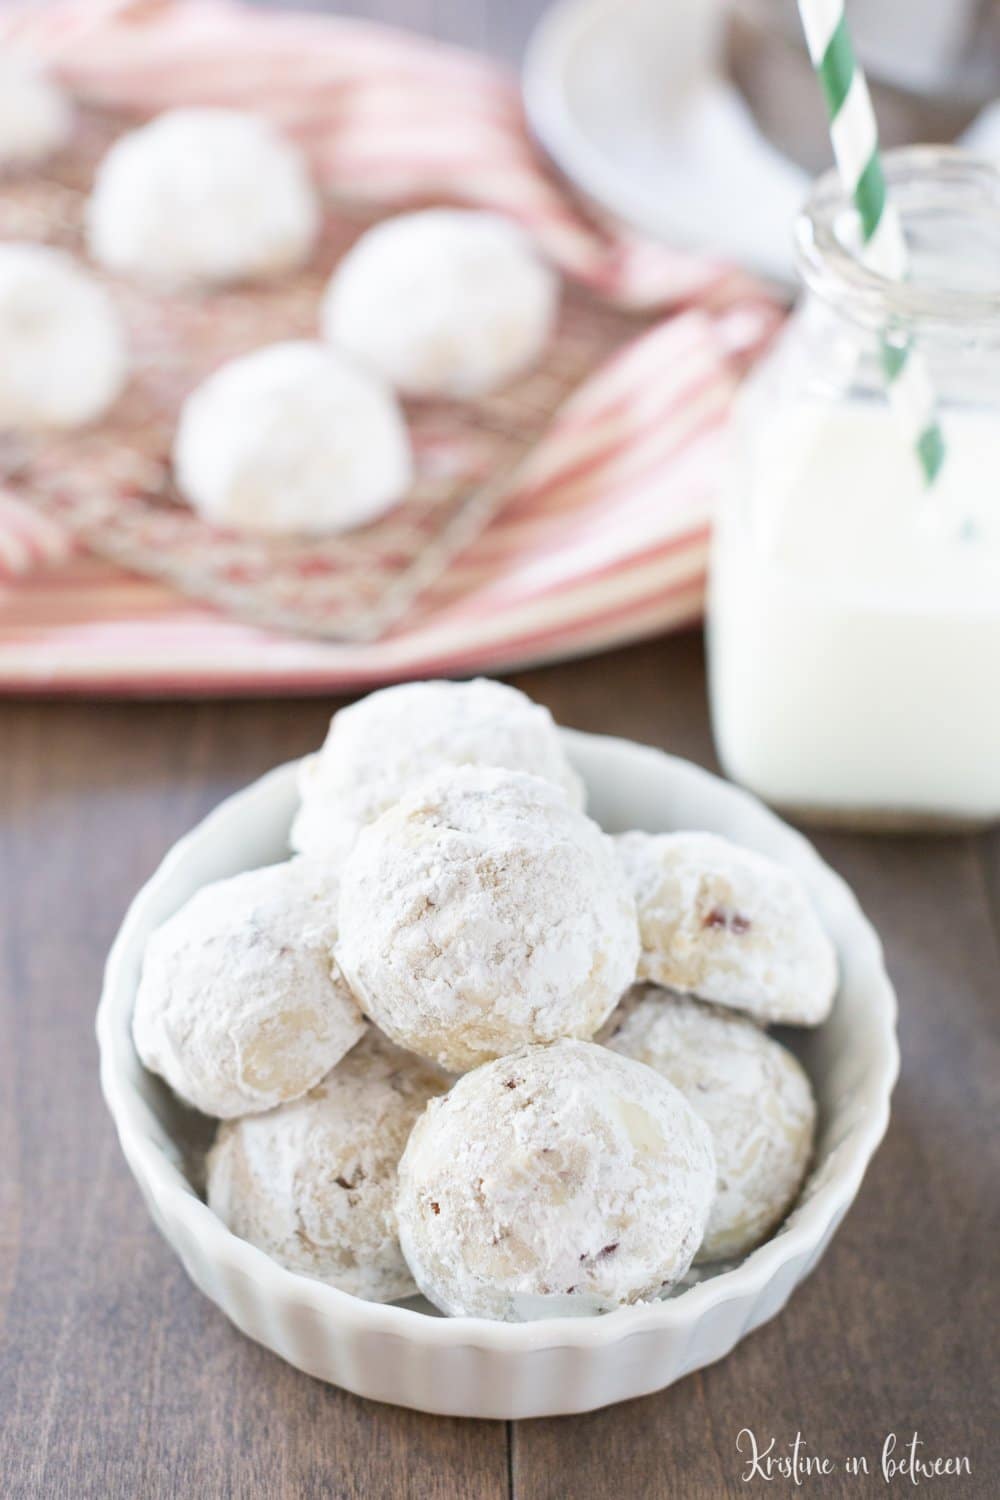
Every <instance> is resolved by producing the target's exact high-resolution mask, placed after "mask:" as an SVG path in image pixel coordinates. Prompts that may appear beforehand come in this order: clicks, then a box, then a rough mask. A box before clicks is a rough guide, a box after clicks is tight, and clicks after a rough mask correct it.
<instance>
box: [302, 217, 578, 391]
mask: <svg viewBox="0 0 1000 1500" xmlns="http://www.w3.org/2000/svg"><path fill="white" fill-rule="evenodd" d="M558 300H559V280H558V277H557V276H556V274H555V272H554V271H553V270H552V269H551V268H550V267H549V266H547V265H545V264H544V263H543V262H542V261H541V260H540V259H539V258H538V256H537V255H536V254H535V251H534V248H533V246H532V244H531V241H530V240H529V239H528V237H527V235H526V234H525V233H524V231H523V230H522V229H521V228H519V226H518V225H517V224H515V223H513V221H512V220H510V219H506V218H504V217H503V216H502V215H500V214H493V213H478V212H473V211H470V210H467V209H453V208H432V209H424V210H421V211H420V212H418V213H410V214H400V215H398V216H397V217H396V218H393V219H385V220H383V222H382V223H381V224H376V225H375V227H374V228H373V229H369V230H368V231H367V232H366V233H365V234H363V235H362V236H361V238H360V239H359V240H358V242H357V244H356V245H355V246H354V247H353V249H351V250H350V251H349V252H348V253H347V255H346V256H345V257H344V259H343V260H342V261H341V263H340V265H339V266H338V267H337V269H336V271H335V272H334V275H333V278H332V280H331V282H330V285H329V288H328V289H327V292H326V296H325V297H324V300H323V308H322V314H321V318H322V326H323V335H324V337H325V338H327V339H329V340H330V342H331V343H333V344H335V345H336V346H337V347H338V348H341V349H343V350H345V351H346V352H347V353H349V354H351V355H353V356H354V358H356V359H358V360H359V361H360V362H361V363H362V364H364V365H366V366H367V367H368V368H369V369H371V370H374V371H375V372H376V373H377V374H379V375H380V376H381V377H382V378H383V379H384V380H387V381H388V382H389V384H390V385H393V386H395V387H396V388H397V389H398V390H400V391H403V392H405V393H406V394H408V395H411V396H452V397H458V398H462V397H468V396H475V395H479V394H481V393H483V392H485V391H491V390H494V389H496V388H497V387H498V386H501V385H503V384H504V383H505V382H506V381H507V380H509V379H510V378H511V377H512V376H514V375H516V374H517V373H518V372H519V371H521V370H523V369H526V368H527V367H528V366H529V365H531V364H532V363H534V361H535V360H536V359H537V358H538V356H539V355H540V353H541V352H542V349H543V348H544V347H545V344H546V342H547V341H548V339H549V337H550V335H551V332H552V327H553V324H554V321H555V315H556V309H557V305H558Z"/></svg>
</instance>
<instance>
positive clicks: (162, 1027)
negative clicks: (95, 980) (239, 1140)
mask: <svg viewBox="0 0 1000 1500" xmlns="http://www.w3.org/2000/svg"><path fill="white" fill-rule="evenodd" d="M336 901H337V883H336V879H335V877H334V876H333V874H332V873H331V872H330V871H329V870H327V869H325V868H323V867H321V866H320V865H318V864H314V863H312V862H310V861H307V860H292V861H290V862H289V863H287V864H282V865H271V866H269V867H268V868H267V869H263V870H250V871H248V872H247V873H245V874H243V875H235V876H233V877H232V879H230V880H219V881H216V882H215V883H214V884H212V885H207V886H205V887H204V888H203V889H202V890H200V891H198V892H197V894H196V895H194V896H192V898H191V900H190V901H188V902H187V903H186V905H184V906H183V907H181V909H180V911H178V912H177V913H176V914H175V915H174V916H173V917H171V918H170V920H169V921H168V922H166V923H165V924H164V925H163V926H162V927H160V928H159V929H158V930H157V931H156V932H154V933H153V935H152V937H151V938H150V939H149V942H148V943H147V945H146V955H145V959H144V962H143V969H142V979H141V981H140V984H139V989H138V992H137V994H136V1001H135V1014H134V1016H133V1020H132V1034H133V1037H134V1039H135V1045H136V1050H137V1051H138V1053H139V1056H140V1058H141V1059H142V1061H143V1062H144V1063H145V1065H146V1067H147V1068H150V1069H151V1070H152V1072H154V1073H159V1074H160V1075H161V1076H162V1077H163V1078H165V1079H166V1081H167V1082H168V1083H169V1084H170V1086H171V1088H172V1089H173V1090H174V1092H175V1093H177V1094H179V1095H180V1097H181V1098H182V1099H185V1100H186V1101H187V1102H188V1103H189V1104H193V1105H194V1106H195V1108H196V1109H200V1110H202V1111H203V1112H204V1113H205V1114H207V1115H217V1116H218V1117H219V1118H221V1119H229V1118H231V1117H233V1116H234V1115H245V1114H251V1113H254V1112H256V1111H259V1110H265V1109H272V1108H273V1107H274V1105H276V1104H281V1103H283V1102H285V1101H286V1100H288V1099H295V1098H297V1097H298V1096H299V1095H300V1094H304V1093H305V1092H306V1090H307V1089H311V1088H312V1087H313V1086H314V1085H315V1084H317V1083H318V1082H319V1081H320V1079H321V1078H322V1077H323V1075H324V1074H325V1073H327V1072H329V1070H330V1068H332V1067H333V1065H334V1063H336V1062H338V1061H339V1059H340V1058H341V1057H343V1055H344V1053H345V1052H347V1051H348V1050H349V1049H350V1048H351V1047H353V1046H354V1044H355V1042H357V1041H358V1039H359V1038H360V1037H361V1036H362V1035H363V1033H364V1031H365V1022H364V1019H363V1017H362V1015H361V1013H360V1011H359V1010H358V1007H357V1004H356V1002H355V1000H354V998H353V996H352V995H351V993H350V991H349V990H348V988H347V986H346V985H345V984H344V981H343V979H342V978H341V977H340V974H339V973H338V972H337V970H336V967H335V965H334V963H333V959H332V951H333V944H334V940H335V937H336V910H337V908H336Z"/></svg>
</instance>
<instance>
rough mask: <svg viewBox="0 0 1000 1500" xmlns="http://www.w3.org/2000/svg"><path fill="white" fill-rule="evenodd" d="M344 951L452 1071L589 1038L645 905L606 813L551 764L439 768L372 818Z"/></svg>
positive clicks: (376, 995)
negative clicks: (575, 793) (571, 798)
mask: <svg viewBox="0 0 1000 1500" xmlns="http://www.w3.org/2000/svg"><path fill="white" fill-rule="evenodd" d="M339 925H340V933H341V936H340V941H339V943H338V946H337V950H336V951H337V959H338V962H339V964H340V966H341V969H342V970H343V972H344V974H345V976H346V977H347V979H348V981H349V983H350V985H351V987H352V989H353V990H354V993H355V994H356V995H357V997H358V999H359V1001H360V1003H361V1005H362V1007H363V1008H364V1010H365V1011H366V1013H367V1014H368V1015H370V1016H371V1018H372V1019H373V1020H374V1021H375V1022H376V1024H377V1025H379V1026H380V1027H381V1028H382V1030H383V1031H385V1032H386V1033H387V1034H388V1035H389V1036H391V1037H392V1038H393V1040H394V1041H396V1042H398V1043H399V1044H400V1045H401V1046H404V1047H408V1048H410V1049H411V1050H412V1051H414V1052H419V1053H420V1054H421V1055H422V1056H425V1057H430V1058H432V1059H433V1060H434V1061H435V1062H438V1063H440V1064H441V1065H442V1066H443V1067H446V1068H448V1069H450V1070H451V1071H453V1072H462V1071H463V1070H465V1069H466V1068H472V1067H475V1066H476V1064H477V1063H480V1062H484V1061H485V1060H487V1059H488V1058H493V1057H500V1056H502V1055H503V1054H504V1053H506V1052H511V1051H513V1050H514V1049H515V1048H517V1047H521V1046H524V1045H526V1044H527V1043H530V1042H544V1041H553V1040H554V1039H555V1038H557V1037H562V1036H576V1037H590V1036H593V1034H594V1032H595V1031H597V1029H598V1027H599V1026H600V1025H601V1023H602V1022H603V1021H604V1020H605V1019H606V1017H607V1016H608V1015H609V1014H610V1012H611V1010H612V1009H613V1008H614V1006H615V1004H616V1003H617V1001H618V999H619V998H620V996H621V994H622V993H623V991H624V990H625V988H626V987H627V985H628V984H629V983H630V981H631V979H632V977H633V975H634V973H635V964H636V956H637V953H638V943H639V938H638V930H637V924H636V916H635V904H634V902H633V900H632V895H631V892H630V891H629V888H628V883H627V881H626V879H625V877H624V874H623V873H622V870H621V868H620V866H619V864H618V861H617V860H616V858H615V852H614V847H613V845H612V843H611V841H610V839H608V837H607V836H606V835H605V834H603V833H602V832H601V830H600V829H599V828H598V827H597V824H596V823H593V822H591V820H590V819H589V818H587V817H586V816H585V815H584V814H583V813H581V812H578V811H577V810H576V808H573V807H571V806H570V805H569V803H568V802H567V801H566V799H565V797H564V796H563V795H562V793H561V792H560V791H559V789H558V788H557V787H554V786H552V785H551V784H550V783H549V782H547V781H542V780H541V779H540V778H539V777H537V776H527V775H525V774H524V773H523V772H519V771H505V770H498V769H495V768H487V767H480V766H461V767H459V768H457V769H451V768H448V769H445V770H443V771H438V772H436V773H435V774H434V775H433V776H431V777H429V778H428V779H427V780H426V781H425V782H423V783H422V784H421V785H420V786H419V787H417V788H416V789H415V790H414V791H412V792H410V793H409V794H408V795H407V796H405V797H404V798H403V799H402V800H401V801H400V802H398V803H397V804H396V805H395V806H394V807H392V808H390V809H389V811H388V812H386V813H383V814H382V816H381V818H379V819H378V820H377V822H375V823H373V824H371V826H370V827H368V828H367V829H365V831H364V832H363V833H362V834H361V836H360V838H359V839H358V842H357V844H356V845H355V847H354V850H353V852H352V853H351V855H350V856H349V858H348V860H347V862H346V864H345V866H344V871H343V883H342V887H341V900H340V915H339Z"/></svg>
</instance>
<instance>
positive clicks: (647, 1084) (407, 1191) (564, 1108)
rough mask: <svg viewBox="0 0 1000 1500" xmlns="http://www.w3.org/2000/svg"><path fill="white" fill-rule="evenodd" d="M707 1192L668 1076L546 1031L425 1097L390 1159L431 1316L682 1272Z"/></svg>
mask: <svg viewBox="0 0 1000 1500" xmlns="http://www.w3.org/2000/svg"><path fill="white" fill-rule="evenodd" d="M714 1189H715V1160H714V1156H713V1153H712V1143H711V1138H710V1134H709V1131H708V1128H707V1127H706V1126H705V1125H704V1123H703V1122H702V1121H701V1120H700V1119H699V1118H698V1116H697V1115H696V1114H695V1112H694V1111H693V1110H692V1109H691V1108H690V1106H689V1105H688V1104H687V1102H686V1101H685V1100H684V1098H683V1096H682V1095H681V1094H680V1093H679V1092H678V1091H677V1090H676V1089H675V1088H674V1087H673V1086H672V1085H671V1084H669V1083H667V1082H666V1080H665V1079H663V1078H661V1077H660V1076H659V1074H657V1073H654V1072H653V1071H652V1070H651V1069H649V1068H645V1067H642V1066H641V1065H640V1064H638V1063H633V1062H632V1061H630V1060H629V1059H628V1058H624V1057H618V1056H616V1055H615V1054H614V1053H612V1052H609V1051H607V1050H606V1049H604V1048H602V1047H597V1046H594V1045H593V1044H592V1043H588V1042H580V1041H560V1042H556V1043H554V1044H553V1045H552V1046H551V1047H531V1048H528V1049H527V1050H525V1051H523V1052H520V1053H517V1054H515V1055H513V1056H511V1057H505V1058H501V1059H499V1060H498V1061H496V1062H493V1063H489V1064H487V1065H486V1066H485V1067H482V1068H477V1069H476V1070H475V1072H472V1073H468V1074H466V1076H465V1077H464V1078H462V1079H460V1080H459V1082H458V1083H456V1084H455V1086H454V1087H453V1088H452V1090H451V1092H450V1093H449V1094H447V1095H445V1096H444V1097H442V1098H440V1099H437V1100H434V1101H433V1102H432V1103H431V1104H430V1105H429V1106H428V1108H427V1110H426V1111H425V1113H424V1114H423V1115H422V1116H421V1118H420V1120H419V1121H418V1122H417V1124H416V1126H415V1127H414V1130H413V1134H412V1135H411V1136H410V1140H409V1144H408V1145H407V1148H406V1150H405V1152H404V1153H403V1159H402V1161H401V1162H400V1166H399V1196H398V1199H397V1216H398V1221H399V1235H400V1243H401V1245H402V1247H403V1254H404V1255H405V1257H406V1260H407V1263H408V1264H409V1267H410V1269H411V1271H412V1272H413V1275H414V1279H415V1280H416V1282H417V1285H418V1286H419V1287H420V1289H421V1291H422V1292H423V1293H424V1295H425V1296H426V1297H428V1298H429V1299H430V1300H431V1301H432V1302H434V1303H435V1304H436V1305H437V1306H438V1307H440V1308H441V1309H442V1310H443V1311H444V1312H446V1313H450V1314H452V1315H463V1314H464V1315H471V1316H478V1317H486V1318H496V1319H503V1320H505V1321H508V1322H514V1321H523V1320H526V1319H529V1318H534V1317H552V1316H572V1315H579V1314H587V1313H595V1312H603V1311H607V1310H610V1309H611V1308H615V1307H619V1306H621V1305H623V1304H625V1303H630V1302H637V1301H641V1300H643V1299H645V1298H652V1297H658V1296H661V1295H662V1294H663V1293H665V1292H666V1291H667V1290H669V1288H670V1287H672V1286H673V1285H674V1283H675V1282H676V1281H677V1280H678V1279H679V1278H680V1277H681V1276H683V1275H684V1273H685V1271H686V1270H687V1269H688V1266H689V1265H690V1263H691V1259H692V1257H693V1255H694V1253H695V1251H696V1250H697V1248H698V1245H699V1243H700V1242H701V1237H702V1234H703V1232H704V1228H705V1223H706V1220H707V1218H708V1213H709V1208H710V1206H711V1202H712V1196H713V1193H714Z"/></svg>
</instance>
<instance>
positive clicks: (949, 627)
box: [709, 147, 1000, 828]
mask: <svg viewBox="0 0 1000 1500" xmlns="http://www.w3.org/2000/svg"><path fill="white" fill-rule="evenodd" d="M885 167H886V176H887V179H888V185H889V192H890V196H891V198H892V200H893V201H894V202H895V204H896V206H897V208H898V210H899V212H900V215H901V217H902V221H903V225H904V230H905V233H906V238H907V242H908V246H909V252H910V274H909V277H908V279H907V281H906V282H905V283H902V284H893V283H890V282H887V281H886V280H884V279H883V278H882V277H880V276H879V275H877V274H876V273H875V272H873V271H870V270H868V269H866V268H865V267H864V266H863V265H862V264H861V263H860V261H859V260H858V258H857V256H856V255H855V253H853V250H852V245H851V241H852V235H854V234H855V233H856V216H855V214H854V212H853V210H852V208H851V206H850V204H849V203H848V202H847V200H846V199H845V197H844V194H843V190H842V189H841V188H840V186H839V184H838V183H837V181H836V179H835V177H833V176H832V175H831V176H828V177H825V178H823V179H821V180H820V182H819V183H818V184H817V186H816V187H815V189H814V191H813V194H812V197H811V199H810V201H809V203H808V204H807V206H806V208H805V210H804V212H803V214H802V216H801V218H800V220H799V222H798V224H797V226H796V249H797V257H798V264H799V269H800V272H801V275H802V278H803V281H804V283H805V290H804V292H803V295H802V299H801V302H800V304H799V306H798V308H797V309H796V311H795V313H794V315H793V317H792V318H791V319H790V321H789V323H788V325H787V326H786V328H785V330H784V332H783V334H782V336H781V337H780V339H779V340H778V342H777V344H776V345H775V347H774V348H773V350H772V351H771V353H770V354H769V356H768V357H767V358H766V359H765V360H764V361H763V362H762V364H761V365H760V366H759V367H758V368H757V370H756V371H755V372H754V374H753V375H752V376H751V378H750V380H749V381H748V383H747V386H746V387H745V389H744V391H743V392H742V393H741V398H740V402H739V406H738V412H737V414H736V417H735V419H734V431H733V436H732V448H731V454H730V466H729V479H728V484H727V488H726V493H725V494H724V496H723V501H722V506H721V513H720V516H719V519H718V525H717V531H716V536H715V540H714V544H713V556H712V566H711V579H710V591H709V653H710V680H711V689H710V690H711V704H712V718H713V725H714V731H715V738H716V744H717V747H718V752H719V756H720V759H721V761H722V764H723V767H724V768H725V770H726V772H727V773H728V774H729V775H730V776H731V777H732V778H733V779H734V780H736V781H740V782H742V783H743V784H744V785H746V786H748V787H750V788H751V789H752V790H753V791H755V792H757V793H758V794H759V795H760V796H762V797H764V798H765V799H767V800H768V801H769V802H772V803H775V804H776V805H778V806H779V807H782V808H784V809H786V810H789V811H791V812H793V813H796V814H798V815H800V816H802V817H813V818H820V819H823V820H825V821H829V822H842V823H845V824H854V825H857V826H862V827H864V826H872V827H879V826H881V827H890V828H891V827H903V828H905V827H928V826H942V827H950V826H967V825H982V824H985V823H988V822H991V821H993V820H994V819H996V818H997V817H1000V173H998V170H997V168H996V167H995V166H993V165H989V164H987V163H985V162H980V161H976V160H974V159H972V158H970V157H967V156H965V155H963V154H961V153H959V152H955V151H950V150H944V149H938V148H933V149H931V148H926V147H925V148H917V147H915V148H908V149H906V150H903V151H899V152H894V153H890V154H889V155H888V156H887V157H886V162H885ZM904 330H905V331H907V332H908V333H909V334H910V335H911V336H912V338H913V340H914V346H915V347H916V348H918V349H919V351H920V355H921V358H922V359H923V361H924V363H925V366H926V370H927V373H928V374H929V375H930V377H931V381H932V383H933V387H934V392H935V395H936V398H937V409H938V415H939V418H940V423H941V428H942V431H943V433H944V439H945V443H946V456H945V459H944V463H943V466H942V468H941V471H940V474H939V476H938V478H937V481H936V483H935V484H934V485H933V487H931V488H930V489H928V488H927V487H926V486H925V485H924V482H923V477H922V474H921V470H920V467H919V464H918V460H917V457H916V454H915V452H914V449H913V445H912V441H911V440H910V439H909V438H908V437H907V435H906V432H905V430H904V429H903V427H902V426H901V424H900V423H899V421H898V418H897V417H896V416H895V415H894V413H893V412H892V410H891V409H890V407H889V405H888V403H887V400H886V396H885V380H884V376H883V360H884V358H885V354H886V346H887V345H890V346H891V345H896V346H898V345H899V344H900V343H901V342H902V341H903V339H904Z"/></svg>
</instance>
